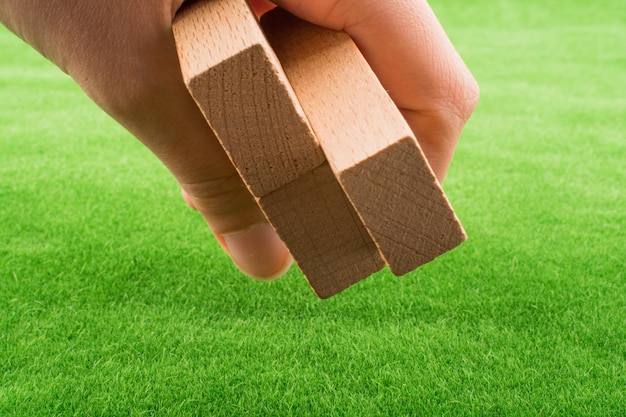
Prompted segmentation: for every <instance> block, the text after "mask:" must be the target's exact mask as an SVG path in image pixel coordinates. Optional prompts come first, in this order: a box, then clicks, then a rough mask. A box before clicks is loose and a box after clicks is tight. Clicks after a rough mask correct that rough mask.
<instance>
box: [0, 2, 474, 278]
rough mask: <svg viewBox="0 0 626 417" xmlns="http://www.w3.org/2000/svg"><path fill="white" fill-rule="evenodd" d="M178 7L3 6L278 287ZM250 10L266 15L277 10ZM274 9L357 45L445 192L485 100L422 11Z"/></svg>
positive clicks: (330, 5) (274, 250) (3, 17)
mask: <svg viewBox="0 0 626 417" xmlns="http://www.w3.org/2000/svg"><path fill="white" fill-rule="evenodd" d="M182 3H183V0H137V1H133V2H122V1H119V0H107V1H104V0H83V1H81V2H71V3H70V2H66V1H64V0H46V1H44V0H6V1H4V2H3V3H1V4H0V21H2V22H3V23H4V24H5V25H6V26H7V27H8V28H9V29H11V30H13V31H14V32H15V33H16V34H17V35H18V36H20V37H21V38H22V39H24V40H25V41H26V42H28V43H29V44H30V45H31V46H33V47H34V48H35V49H37V50H38V51H39V52H41V53H42V54H43V55H44V56H46V57H47V58H48V59H50V60H51V61H52V62H54V63H55V64H56V65H58V66H59V67H60V68H61V69H62V70H63V71H65V72H66V73H68V74H69V75H70V76H71V77H72V78H73V79H74V80H75V81H76V82H77V83H78V84H79V85H80V86H81V87H82V89H83V90H84V91H85V92H86V93H87V95H89V97H91V99H93V100H94V101H95V102H96V103H97V104H98V105H99V106H100V107H101V108H102V109H103V110H105V111H106V112H107V113H108V114H110V115H111V116H112V117H113V118H114V119H115V120H117V121H118V122H119V123H121V124H122V125H123V126H124V127H126V128H127V129H128V130H129V131H130V132H131V133H132V134H133V135H135V136H136V137H137V138H138V139H139V140H141V141H142V142H143V143H144V144H145V145H146V146H147V147H148V148H149V149H150V150H151V151H152V152H154V153H155V155H156V156H157V157H158V158H159V159H160V160H161V161H162V162H163V163H164V164H165V165H166V166H167V167H168V169H169V170H170V171H171V172H172V174H173V175H174V176H175V178H176V179H177V180H178V182H179V184H180V186H181V188H182V190H183V196H184V197H185V200H186V201H187V202H188V204H189V205H190V206H192V207H194V208H196V209H197V210H198V211H199V212H200V213H201V214H202V216H203V217H204V218H205V220H206V221H207V223H208V225H209V227H210V228H211V230H212V231H213V233H214V235H215V236H216V238H217V239H218V241H219V242H220V243H221V244H222V246H223V247H224V249H225V250H226V252H227V253H229V255H230V256H231V258H232V259H233V261H234V262H235V264H236V265H237V266H238V267H239V268H240V269H241V270H242V271H244V272H245V273H247V274H248V275H250V276H253V277H257V278H272V277H276V276H279V275H281V274H282V273H283V272H284V271H285V270H286V269H287V268H288V267H289V265H290V264H291V257H290V255H289V252H288V250H287V248H286V247H285V246H284V244H283V243H282V242H281V241H280V239H279V238H278V236H277V235H276V233H275V232H274V231H273V230H272V228H271V226H269V225H268V224H267V222H266V220H265V217H264V216H263V214H262V213H261V211H260V210H259V208H258V206H257V205H256V202H255V201H254V199H253V198H252V196H251V195H250V194H249V192H248V191H247V189H246V187H245V186H244V184H243V183H242V181H241V179H240V178H239V176H238V174H237V172H236V171H235V169H234V167H233V166H232V164H231V163H230V161H229V159H228V158H227V156H226V155H225V153H224V151H223V149H222V147H221V146H220V144H219V142H218V141H217V139H216V138H215V136H214V134H213V132H212V131H211V129H210V128H209V127H208V125H207V124H206V122H205V120H204V118H203V117H202V114H201V113H200V112H199V110H198V109H197V107H196V105H195V103H194V102H193V100H192V98H191V96H190V95H189V93H188V92H187V90H186V88H185V86H184V84H183V81H182V76H181V74H180V68H179V65H178V58H177V55H176V50H175V45H174V39H173V36H172V31H171V25H172V20H173V18H174V16H175V14H176V11H177V10H178V8H179V7H180V6H181V4H182ZM251 3H252V5H253V7H254V8H255V10H256V11H257V12H258V13H261V12H262V11H264V10H267V9H268V8H271V7H272V4H271V3H269V2H267V1H264V0H251ZM275 3H276V4H277V5H279V6H281V7H283V8H285V9H287V10H289V11H291V12H292V13H294V14H296V15H298V16H300V17H301V18H303V19H305V20H309V21H311V22H313V23H316V24H319V25H322V26H326V27H330V28H333V29H344V30H346V32H348V33H349V34H350V35H351V36H352V37H353V39H354V40H355V42H356V43H357V45H358V46H359V48H360V49H361V51H362V52H363V54H364V56H365V57H366V59H367V60H368V61H369V63H370V65H371V66H372V68H373V69H374V71H375V72H376V74H377V75H378V77H379V79H380V80H381V82H382V84H383V86H384V87H385V88H386V89H387V90H388V91H389V93H390V95H391V97H392V99H393V100H394V102H395V103H396V104H397V105H398V107H399V109H400V110H401V112H402V114H403V115H404V117H405V118H406V120H407V121H408V123H409V125H410V126H411V128H412V129H413V131H414V132H415V134H416V137H417V138H418V141H419V142H420V145H421V147H422V150H423V151H424V153H425V155H426V157H427V158H428V160H429V162H430V164H431V166H432V168H433V170H434V171H435V174H436V175H437V177H438V178H439V179H440V180H443V177H444V176H445V172H446V171H447V168H448V165H449V163H450V161H451V159H452V154H453V151H454V147H455V146H456V142H457V140H458V137H459V135H460V132H461V129H462V128H463V126H464V124H465V122H466V121H467V119H468V118H469V116H470V114H471V112H472V111H473V109H474V106H475V105H476V101H477V99H478V88H477V85H476V82H475V81H474V79H473V78H472V76H471V74H470V72H469V71H468V70H467V68H466V67H465V65H464V64H463V62H462V60H461V58H460V57H459V56H458V54H457V53H456V51H455V49H454V47H453V46H452V45H451V43H450V41H449V40H448V38H447V36H446V35H445V33H444V31H443V29H442V28H441V26H440V25H439V23H438V21H437V19H436V18H435V16H434V15H433V13H432V11H431V9H430V7H429V6H428V4H427V3H426V1H424V0H396V1H392V2H379V1H376V0H361V1H358V2H357V1H354V0H316V1H310V2H306V1H298V0H276V1H275Z"/></svg>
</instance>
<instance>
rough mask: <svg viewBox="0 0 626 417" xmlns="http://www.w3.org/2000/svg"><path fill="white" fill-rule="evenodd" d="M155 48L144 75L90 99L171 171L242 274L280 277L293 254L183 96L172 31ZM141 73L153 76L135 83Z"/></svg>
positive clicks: (129, 78) (146, 58)
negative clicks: (94, 100)
mask: <svg viewBox="0 0 626 417" xmlns="http://www.w3.org/2000/svg"><path fill="white" fill-rule="evenodd" d="M156 44H157V45H159V48H158V49H157V50H156V51H155V52H154V53H151V54H146V55H144V56H143V58H142V61H143V62H142V64H141V66H142V67H143V65H145V66H146V67H145V70H143V68H140V69H139V70H138V69H137V68H133V70H132V71H128V72H126V73H125V75H124V76H120V77H117V78H118V79H119V80H122V81H118V83H117V84H113V85H116V90H117V93H116V92H113V91H111V87H110V86H111V85H112V84H110V83H108V84H107V85H108V86H109V87H108V88H109V90H108V92H107V93H106V94H104V95H97V94H94V95H93V97H95V98H96V101H97V102H98V104H100V106H101V107H103V108H104V109H105V110H106V111H107V112H108V113H109V114H111V115H112V116H113V117H114V118H115V119H116V120H117V121H118V122H120V123H121V124H122V125H123V126H125V127H126V128H127V129H128V130H129V131H130V132H131V133H132V134H133V135H135V136H136V137H137V138H138V139H140V140H141V141H142V142H143V143H144V144H145V145H146V146H147V147H148V148H149V149H150V150H151V151H152V152H153V153H154V154H155V155H156V156H157V157H158V158H159V159H160V160H161V161H162V162H163V163H164V164H165V165H166V167H167V168H168V169H169V170H170V171H171V172H172V174H173V175H174V176H175V177H176V179H177V181H178V182H179V184H180V186H181V188H182V189H183V193H184V197H185V200H186V201H187V202H188V203H189V204H190V205H191V206H192V207H193V208H195V209H196V210H198V212H199V213H200V214H201V215H202V216H203V217H204V219H205V220H206V222H207V224H208V226H209V227H210V229H211V231H212V232H213V234H214V235H215V237H216V239H217V240H218V242H219V243H220V244H221V246H222V247H223V248H224V250H225V251H226V252H227V253H228V254H229V256H230V257H231V259H232V260H233V262H234V263H235V264H236V265H237V267H238V268H239V269H240V270H241V271H242V272H244V273H245V274H247V275H249V276H251V277H254V278H258V279H273V278H276V277H278V276H280V275H282V274H283V273H284V272H286V270H287V269H288V268H289V266H290V265H291V263H292V258H291V255H290V254H289V251H288V250H287V248H286V246H285V245H284V244H283V242H282V241H281V240H280V238H279V237H278V235H277V234H276V232H275V231H274V230H273V228H272V227H271V226H270V225H269V224H268V222H267V220H266V218H265V216H264V215H263V213H262V212H261V210H260V209H259V207H258V205H257V203H256V201H255V200H254V198H253V197H252V195H251V194H250V192H249V191H248V189H247V187H246V186H245V185H244V183H243V182H242V180H241V178H240V177H239V175H238V173H237V172H236V170H235V168H234V166H233V165H232V163H231V162H230V160H229V158H228V157H227V155H226V153H225V152H224V150H223V148H222V147H221V145H220V144H219V141H218V140H217V138H216V137H215V135H214V133H213V131H212V130H211V129H210V127H209V126H208V125H207V123H206V121H205V119H204V117H203V116H202V113H201V112H200V110H199V109H198V108H197V106H196V104H195V102H194V101H193V99H192V98H191V96H190V94H189V93H188V91H187V89H186V87H185V85H184V83H183V81H182V80H183V79H182V75H181V74H180V67H179V64H178V57H177V55H176V49H175V46H174V39H173V36H172V35H171V31H167V32H163V33H162V36H161V39H160V40H159V41H158V42H156ZM157 69H158V70H157ZM146 73H149V74H151V77H150V78H147V77H142V76H141V74H146ZM73 75H74V76H75V77H76V78H78V79H80V78H81V76H80V74H73ZM85 78H87V77H85ZM127 83H128V84H129V85H130V87H129V86H128V85H126V84H127ZM95 89H96V91H97V92H101V91H102V89H100V88H98V86H96V87H95ZM85 90H86V91H90V89H89V88H85ZM129 92H130V93H129Z"/></svg>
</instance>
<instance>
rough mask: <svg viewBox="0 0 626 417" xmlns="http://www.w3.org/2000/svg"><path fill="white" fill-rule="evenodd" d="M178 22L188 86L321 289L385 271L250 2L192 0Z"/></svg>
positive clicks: (322, 292)
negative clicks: (331, 167)
mask: <svg viewBox="0 0 626 417" xmlns="http://www.w3.org/2000/svg"><path fill="white" fill-rule="evenodd" d="M173 30H174V36H175V39H176V44H177V49H178V54H179V58H180V63H181V69H182V72H183V77H184V80H185V83H186V85H187V87H188V89H189V91H190V92H191V94H192V96H193V97H194V99H195V101H196V103H197V104H198V107H199V108H200V109H201V110H202V111H203V113H204V116H205V118H206V119H207V121H208V123H209V124H210V126H211V127H212V128H213V130H214V131H215V132H216V135H217V137H218V138H219V140H220V142H221V143H222V145H223V146H224V148H225V150H226V151H227V153H228V155H229V157H230V158H231V160H232V161H233V163H234V165H235V166H236V167H237V169H238V172H239V173H240V175H241V176H242V178H243V179H244V182H245V183H246V185H247V186H248V187H249V188H250V190H251V192H252V194H253V195H254V196H255V197H256V198H257V201H258V202H259V205H260V207H261V208H262V210H263V211H264V213H265V215H266V217H267V218H268V220H269V222H270V223H271V224H272V225H273V227H274V228H275V229H276V230H277V232H278V234H279V235H280V237H281V239H282V240H283V241H284V242H285V244H286V245H287V247H288V248H289V249H290V251H291V253H292V255H293V256H294V259H295V261H296V263H297V264H298V265H299V266H300V268H301V270H302V271H303V273H304V275H305V276H306V277H307V280H308V281H309V283H310V284H311V286H312V287H313V289H314V291H315V292H316V293H317V294H318V295H319V296H320V297H322V298H325V297H329V296H331V295H333V294H335V293H337V292H339V291H341V290H343V289H345V288H347V287H348V286H350V285H352V284H354V283H356V282H358V281H360V280H361V279H363V278H366V277H367V276H369V275H371V274H373V273H375V272H376V271H378V270H380V269H381V268H382V267H383V266H384V261H383V260H382V258H381V256H380V254H379V252H378V250H377V248H376V245H375V244H374V242H373V241H372V239H371V237H370V236H369V234H368V232H367V230H366V229H365V227H364V226H363V224H362V222H361V221H360V219H359V217H358V215H357V214H356V213H355V211H354V208H353V207H352V205H351V204H350V203H349V201H348V200H347V198H346V196H345V194H344V193H343V190H342V188H341V186H340V185H339V183H338V181H337V179H336V178H335V177H334V175H333V174H332V171H331V170H330V167H329V166H328V164H327V163H326V162H325V157H324V154H323V152H322V151H321V148H320V146H319V143H318V142H317V140H316V139H315V135H314V133H313V131H312V129H311V127H310V125H309V123H308V121H307V119H306V116H305V115H304V112H303V110H302V108H301V107H300V105H299V103H298V101H297V99H296V97H295V93H294V92H293V90H292V89H291V86H290V84H289V82H288V81H287V78H286V76H285V74H284V72H283V71H282V68H281V66H280V63H279V62H278V59H277V58H276V56H275V54H274V52H273V50H272V49H271V47H270V46H269V44H268V43H267V40H266V39H265V37H264V35H263V33H262V30H261V28H260V26H259V23H258V21H257V19H256V17H255V16H254V15H253V13H252V11H251V10H250V9H249V6H248V5H247V3H246V1H245V0H206V1H191V2H187V3H185V5H183V7H182V8H181V10H180V11H179V12H178V14H177V16H176V19H175V21H174V26H173Z"/></svg>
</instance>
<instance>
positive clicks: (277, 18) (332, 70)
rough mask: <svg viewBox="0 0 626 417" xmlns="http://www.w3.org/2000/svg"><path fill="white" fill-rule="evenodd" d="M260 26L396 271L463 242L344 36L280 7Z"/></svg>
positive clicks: (429, 175) (403, 130)
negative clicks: (301, 18)
mask: <svg viewBox="0 0 626 417" xmlns="http://www.w3.org/2000/svg"><path fill="white" fill-rule="evenodd" d="M261 24H262V26H263V28H264V30H265V34H266V36H267V38H268V40H269V42H270V45H271V46H272V48H273V49H274V51H275V53H276V55H277V56H278V58H279V60H280V62H281V64H282V67H283V69H284V71H285V74H286V75H287V78H288V80H289V83H290V84H291V86H292V87H293V89H294V91H295V93H296V95H297V97H298V100H299V101H300V104H301V105H302V108H303V109H304V112H305V114H306V116H307V118H308V120H309V122H310V123H311V126H312V127H313V130H314V132H315V134H316V136H317V138H318V141H319V142H320V144H321V146H322V149H323V150H324V153H325V155H326V159H327V160H328V162H329V164H330V166H331V168H332V170H333V172H334V173H335V175H336V176H337V178H338V179H339V182H340V184H341V186H342V187H343V189H344V191H345V193H346V195H347V197H348V198H349V200H350V201H351V203H352V205H353V206H354V207H355V209H356V212H357V213H358V215H359V216H360V218H361V220H362V221H363V223H364V225H365V227H366V228H367V230H368V231H369V233H370V235H371V236H372V237H373V240H374V242H375V243H376V245H377V246H378V248H379V250H380V252H381V254H382V256H383V258H384V259H385V260H386V262H387V263H388V265H389V267H390V269H391V270H392V272H394V273H395V274H396V275H403V274H405V273H407V272H410V271H413V270H414V269H416V268H417V267H419V266H420V265H423V264H424V263H426V262H429V261H431V260H432V259H434V258H435V257H437V256H439V255H441V254H443V253H444V252H446V251H448V250H450V249H453V248H454V247H456V246H457V245H459V244H460V243H461V242H463V241H464V240H465V238H466V235H465V232H464V230H463V228H462V226H461V224H460V222H459V221H458V219H457V217H456V215H455V213H454V211H453V210H452V207H451V206H450V204H449V202H448V200H447V198H446V196H445V195H444V193H443V191H442V189H441V187H440V185H439V183H438V182H437V180H436V178H435V176H434V174H433V172H432V170H431V169H430V166H429V165H428V162H427V161H426V159H425V157H424V155H423V153H422V152H421V149H420V147H419V145H418V142H417V140H416V138H415V137H414V135H413V133H412V131H411V129H410V127H409V126H408V124H407V123H406V121H405V120H404V118H403V117H402V114H401V113H400V111H399V110H398V109H397V107H396V106H395V104H394V103H393V101H392V100H391V98H390V97H389V95H388V94H387V92H386V91H385V90H384V88H383V87H382V85H381V84H380V82H379V81H378V79H377V78H376V76H375V74H374V73H373V71H372V70H371V68H370V67H369V65H368V64H367V62H366V61H365V59H364V58H363V56H362V55H361V53H360V52H359V50H358V48H357V47H356V46H355V45H354V43H353V41H352V40H351V38H350V37H349V36H348V35H347V34H345V33H344V32H337V31H332V30H328V29H324V28H321V27H319V26H315V25H312V24H309V23H306V22H304V21H302V20H300V19H298V18H296V17H294V16H292V15H290V14H289V13H287V12H285V11H283V10H279V9H275V10H274V11H271V12H269V13H267V14H265V15H264V16H263V18H262V19H261Z"/></svg>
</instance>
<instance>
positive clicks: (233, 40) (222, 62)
mask: <svg viewBox="0 0 626 417" xmlns="http://www.w3.org/2000/svg"><path fill="white" fill-rule="evenodd" d="M188 3H189V4H185V5H183V7H182V8H181V9H180V10H179V12H178V13H177V15H176V19H175V22H174V26H173V31H174V36H175V38H176V45H177V49H178V55H179V59H180V65H181V68H182V72H183V77H184V80H185V83H186V84H187V86H188V88H189V91H190V92H191V94H192V96H193V97H194V99H195V101H196V103H197V104H198V106H199V107H200V110H202V112H203V113H204V116H205V118H206V119H207V121H208V123H209V124H210V126H211V127H212V129H213V130H214V131H215V133H216V135H217V137H218V139H219V140H220V141H221V143H222V145H223V147H224V149H225V150H226V152H227V153H228V155H229V157H230V158H231V160H232V161H233V163H234V165H235V167H236V168H237V170H238V171H239V174H240V175H241V177H242V178H243V180H244V182H245V183H246V185H247V186H248V187H249V188H250V190H251V191H252V193H253V194H254V195H255V196H257V197H261V196H264V195H266V194H268V193H270V192H272V191H274V190H276V189H278V188H280V187H281V186H283V185H285V184H287V183H289V182H291V181H294V180H295V179H297V178H298V177H299V176H300V175H302V174H305V173H307V172H309V171H311V170H312V169H314V168H316V167H318V166H320V165H321V164H322V163H324V161H325V159H324V154H323V152H322V150H321V149H320V147H319V144H318V143H317V140H316V139H315V136H314V134H313V132H312V131H311V128H310V126H309V124H308V122H307V120H306V116H305V115H304V112H303V111H302V108H301V107H300V105H299V104H298V100H297V99H296V97H295V95H294V92H293V90H292V89H291V87H290V85H289V82H288V81H287V79H286V77H285V74H284V73H283V71H282V70H281V68H280V63H279V62H278V59H277V58H276V56H275V54H274V52H273V51H272V48H271V47H270V46H269V44H268V43H267V40H266V38H265V36H264V35H263V31H262V30H261V28H260V26H259V23H258V20H257V18H256V16H255V15H254V14H253V12H252V10H251V9H250V6H249V5H248V4H247V2H246V1H245V0H208V1H194V2H188Z"/></svg>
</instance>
